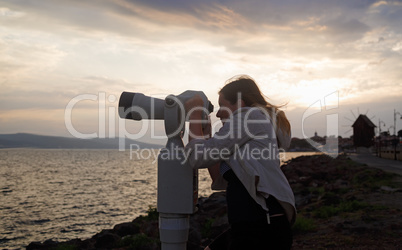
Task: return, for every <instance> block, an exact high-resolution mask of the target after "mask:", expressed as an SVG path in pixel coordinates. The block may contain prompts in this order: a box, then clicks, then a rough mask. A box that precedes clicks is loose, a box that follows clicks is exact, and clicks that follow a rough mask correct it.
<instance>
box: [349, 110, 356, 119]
mask: <svg viewBox="0 0 402 250" xmlns="http://www.w3.org/2000/svg"><path fill="white" fill-rule="evenodd" d="M350 113H352V115H353V117H354V118H355V119H356V115H355V114H354V113H353V111H352V110H350Z"/></svg>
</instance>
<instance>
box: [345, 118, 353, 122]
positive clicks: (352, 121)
mask: <svg viewBox="0 0 402 250" xmlns="http://www.w3.org/2000/svg"><path fill="white" fill-rule="evenodd" d="M343 118H345V119H346V120H348V121H351V122H354V121H352V120H351V119H349V118H347V117H343Z"/></svg>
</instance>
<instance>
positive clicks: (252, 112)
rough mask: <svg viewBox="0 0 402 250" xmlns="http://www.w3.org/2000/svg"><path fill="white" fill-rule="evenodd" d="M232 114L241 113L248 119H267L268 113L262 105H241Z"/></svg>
mask: <svg viewBox="0 0 402 250" xmlns="http://www.w3.org/2000/svg"><path fill="white" fill-rule="evenodd" d="M234 115H241V116H243V117H245V118H248V119H269V118H270V117H269V114H268V112H267V110H266V109H264V108H263V107H242V108H239V109H238V110H236V111H235V113H234Z"/></svg>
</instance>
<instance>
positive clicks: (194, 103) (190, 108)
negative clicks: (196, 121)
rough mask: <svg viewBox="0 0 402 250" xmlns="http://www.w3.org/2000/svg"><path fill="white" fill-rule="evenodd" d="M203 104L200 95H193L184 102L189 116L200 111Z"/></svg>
mask: <svg viewBox="0 0 402 250" xmlns="http://www.w3.org/2000/svg"><path fill="white" fill-rule="evenodd" d="M203 106H204V101H203V100H202V97H201V96H200V95H195V96H193V97H192V98H190V99H188V100H187V101H186V102H185V103H184V108H185V110H186V113H187V114H189V115H190V117H191V116H192V115H194V114H196V113H201V111H202V107H203Z"/></svg>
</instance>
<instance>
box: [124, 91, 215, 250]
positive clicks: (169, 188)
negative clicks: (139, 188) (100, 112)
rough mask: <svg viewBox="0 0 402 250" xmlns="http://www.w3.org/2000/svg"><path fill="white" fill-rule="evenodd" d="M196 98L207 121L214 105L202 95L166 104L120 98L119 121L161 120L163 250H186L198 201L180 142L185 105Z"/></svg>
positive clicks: (128, 95) (195, 173)
mask: <svg viewBox="0 0 402 250" xmlns="http://www.w3.org/2000/svg"><path fill="white" fill-rule="evenodd" d="M195 95H199V96H201V97H202V99H203V101H204V107H203V110H204V112H203V114H204V117H203V120H205V121H207V118H208V115H209V113H211V112H212V111H213V105H212V104H211V102H210V101H208V99H207V97H206V96H205V94H204V93H203V92H202V91H192V90H187V91H185V92H183V93H181V94H180V95H177V96H175V95H169V96H167V97H166V98H165V100H162V99H158V98H153V97H149V96H145V95H143V94H141V93H130V92H123V93H122V94H121V96H120V101H119V116H120V117H121V118H125V119H133V120H142V119H155V120H162V119H163V120H164V124H165V132H166V135H167V137H168V141H167V143H166V146H165V148H163V149H162V150H161V151H160V153H159V155H158V199H157V210H158V212H159V232H160V240H161V243H162V249H163V250H176V249H186V245H187V239H188V230H189V227H190V214H193V213H194V212H195V210H196V204H197V201H198V170H197V169H193V168H192V167H191V166H189V165H188V163H187V161H186V157H185V152H184V144H183V140H182V135H183V134H184V129H185V121H186V118H187V117H188V115H187V114H186V111H185V108H184V103H185V102H186V101H187V100H189V99H190V98H192V97H193V96H195Z"/></svg>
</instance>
